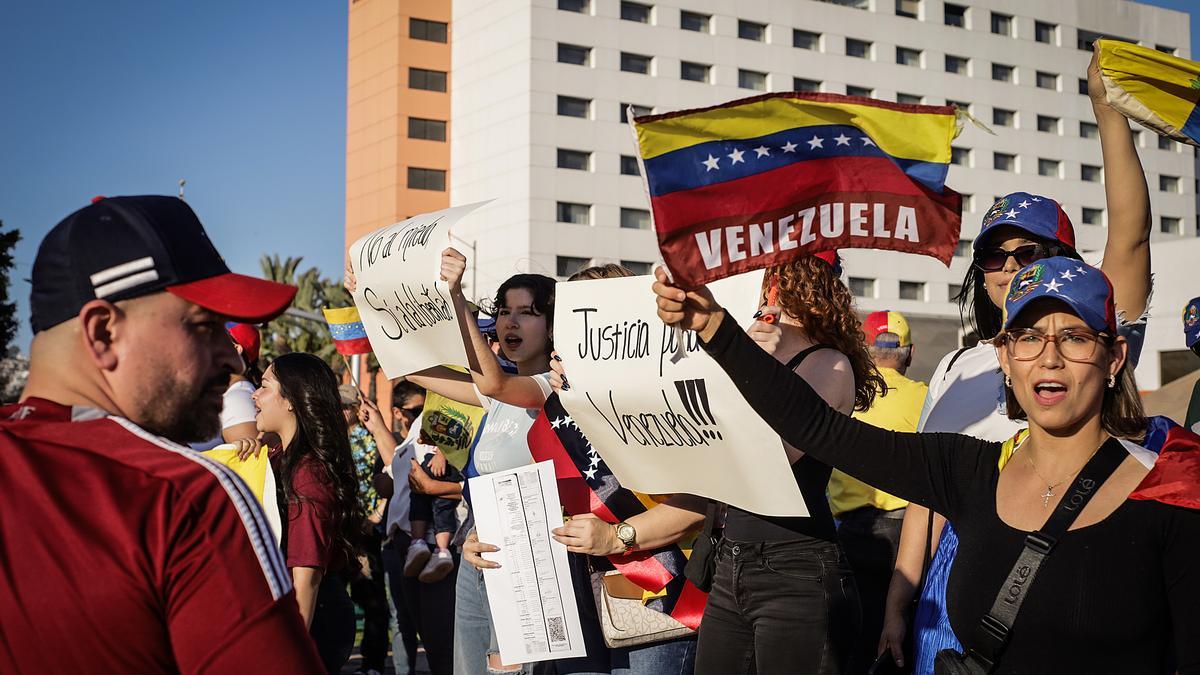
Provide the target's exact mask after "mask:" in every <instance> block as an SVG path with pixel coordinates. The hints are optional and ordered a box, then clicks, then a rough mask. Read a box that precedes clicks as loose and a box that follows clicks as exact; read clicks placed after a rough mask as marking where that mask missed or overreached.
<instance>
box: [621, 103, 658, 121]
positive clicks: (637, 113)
mask: <svg viewBox="0 0 1200 675" xmlns="http://www.w3.org/2000/svg"><path fill="white" fill-rule="evenodd" d="M619 105H620V106H621V112H620V117H621V124H627V123H629V118H628V115H629V108H633V116H634V117H641V116H642V115H649V114H650V113H652V112H654V109H653V108H651V107H650V106H645V105H638V104H636V103H621V104H619Z"/></svg>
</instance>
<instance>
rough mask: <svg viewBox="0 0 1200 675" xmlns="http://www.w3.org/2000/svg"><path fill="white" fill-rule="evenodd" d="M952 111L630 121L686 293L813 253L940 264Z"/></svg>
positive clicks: (748, 110) (788, 101)
mask: <svg viewBox="0 0 1200 675" xmlns="http://www.w3.org/2000/svg"><path fill="white" fill-rule="evenodd" d="M956 132H957V123H956V118H955V110H954V108H953V107H950V106H925V105H907V104H899V103H888V102H884V101H876V100H873V99H865V98H859V97H853V96H842V95H840V94H811V93H804V94H801V93H776V94H765V95H762V96H756V97H753V98H746V99H741V100H737V101H731V102H729V103H725V104H722V105H718V106H713V107H711V108H703V109H698V110H683V111H679V112H673V113H666V114H662V115H651V116H646V117H638V118H636V119H634V120H633V133H634V136H635V139H636V142H637V146H638V153H639V155H640V158H641V161H642V166H643V168H644V171H643V172H642V175H643V176H644V177H645V183H646V188H647V191H648V192H649V195H650V204H651V209H652V212H653V216H654V226H655V229H656V230H657V232H658V242H659V248H660V249H661V250H662V254H663V259H664V260H665V261H666V263H667V266H668V267H669V268H670V270H671V274H672V278H673V279H674V280H675V281H676V282H677V283H679V284H680V285H681V286H683V287H685V288H690V287H694V286H696V285H698V284H701V283H705V282H708V281H713V280H715V279H720V278H722V277H726V276H731V275H734V274H738V273H741V272H748V271H750V270H755V269H761V268H763V267H768V266H771V265H777V264H780V263H784V262H787V261H789V260H792V259H795V258H798V257H801V256H805V255H811V254H813V253H818V252H821V251H829V250H832V249H839V248H876V249H889V250H894V251H904V252H908V253H919V254H924V255H929V256H933V257H935V258H937V259H938V260H941V261H942V262H943V263H945V264H947V265H949V264H950V259H951V257H952V256H953V255H954V248H955V246H956V245H957V243H958V231H959V226H960V225H961V222H962V199H961V197H960V196H959V195H958V194H957V193H955V192H954V191H953V190H950V189H948V188H946V185H945V181H946V173H947V171H948V170H949V166H950V141H951V140H952V139H953V138H954V136H955V134H956Z"/></svg>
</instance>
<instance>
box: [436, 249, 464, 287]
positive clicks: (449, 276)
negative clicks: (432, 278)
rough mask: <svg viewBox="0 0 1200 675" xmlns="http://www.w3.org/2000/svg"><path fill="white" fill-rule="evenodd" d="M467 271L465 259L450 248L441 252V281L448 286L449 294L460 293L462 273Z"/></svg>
mask: <svg viewBox="0 0 1200 675" xmlns="http://www.w3.org/2000/svg"><path fill="white" fill-rule="evenodd" d="M466 271H467V257H466V256H465V255H463V254H461V253H459V252H458V250H457V249H455V248H453V247H450V248H447V249H446V250H445V251H442V271H441V277H442V281H445V282H446V283H447V284H449V285H450V292H451V293H461V292H462V278H463V273H464V272H466Z"/></svg>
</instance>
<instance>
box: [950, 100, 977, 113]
mask: <svg viewBox="0 0 1200 675" xmlns="http://www.w3.org/2000/svg"><path fill="white" fill-rule="evenodd" d="M946 105H948V106H951V107H954V108H958V109H959V110H965V111H967V112H971V104H970V103H967V102H966V101H952V100H950V99H946Z"/></svg>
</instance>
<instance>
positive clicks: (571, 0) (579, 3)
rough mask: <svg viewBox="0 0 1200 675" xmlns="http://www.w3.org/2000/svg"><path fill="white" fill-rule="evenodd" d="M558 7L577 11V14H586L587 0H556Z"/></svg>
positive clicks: (567, 10) (587, 8) (566, 10)
mask: <svg viewBox="0 0 1200 675" xmlns="http://www.w3.org/2000/svg"><path fill="white" fill-rule="evenodd" d="M558 8H559V9H561V10H563V11H564V12H578V13H579V14H587V13H588V10H589V9H590V8H589V7H588V0H558Z"/></svg>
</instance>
